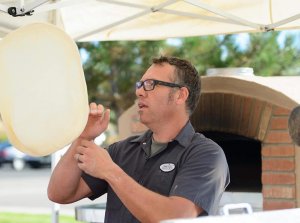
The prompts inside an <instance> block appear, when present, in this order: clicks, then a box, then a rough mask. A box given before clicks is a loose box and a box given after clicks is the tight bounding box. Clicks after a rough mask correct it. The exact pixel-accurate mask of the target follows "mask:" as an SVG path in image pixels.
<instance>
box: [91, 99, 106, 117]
mask: <svg viewBox="0 0 300 223" xmlns="http://www.w3.org/2000/svg"><path fill="white" fill-rule="evenodd" d="M103 112H104V107H103V105H101V104H99V105H97V104H96V103H95V102H92V103H91V104H90V114H92V115H98V116H102V114H103Z"/></svg>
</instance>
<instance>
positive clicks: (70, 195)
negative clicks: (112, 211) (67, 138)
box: [48, 139, 91, 204]
mask: <svg viewBox="0 0 300 223" xmlns="http://www.w3.org/2000/svg"><path fill="white" fill-rule="evenodd" d="M79 142H80V139H77V140H75V141H74V142H73V144H72V145H71V146H70V148H69V149H68V151H67V152H66V153H65V154H64V156H63V157H62V158H61V159H60V161H59V162H58V164H57V165H56V167H55V169H54V170H53V173H52V175H51V178H50V181H49V184H48V198H49V199H50V200H51V201H54V202H56V203H61V204H66V203H72V202H75V201H78V200H80V199H82V198H84V197H86V196H89V194H90V193H91V190H90V188H89V187H88V186H87V185H86V183H85V182H84V181H83V180H82V179H81V174H82V170H81V169H79V168H78V165H77V161H76V159H75V158H74V154H75V150H74V148H76V147H77V146H78V144H79Z"/></svg>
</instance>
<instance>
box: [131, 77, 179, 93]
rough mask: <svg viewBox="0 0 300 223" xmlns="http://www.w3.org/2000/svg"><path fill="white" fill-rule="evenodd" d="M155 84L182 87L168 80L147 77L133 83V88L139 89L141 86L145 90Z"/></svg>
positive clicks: (152, 87)
mask: <svg viewBox="0 0 300 223" xmlns="http://www.w3.org/2000/svg"><path fill="white" fill-rule="evenodd" d="M156 85H163V86H167V87H172V88H174V87H178V88H182V87H183V86H182V85H179V84H175V83H170V82H165V81H159V80H154V79H147V80H144V81H138V82H136V83H135V88H136V89H140V88H141V87H142V86H143V88H144V90H145V91H152V90H153V89H154V88H155V86H156Z"/></svg>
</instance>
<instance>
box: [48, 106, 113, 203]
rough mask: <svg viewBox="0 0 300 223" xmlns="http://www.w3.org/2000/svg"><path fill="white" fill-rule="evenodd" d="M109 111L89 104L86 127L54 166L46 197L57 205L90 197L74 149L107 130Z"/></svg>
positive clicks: (89, 191)
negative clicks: (83, 141) (82, 142)
mask: <svg viewBox="0 0 300 223" xmlns="http://www.w3.org/2000/svg"><path fill="white" fill-rule="evenodd" d="M109 116H110V111H109V110H106V111H105V112H104V108H103V106H102V105H96V104H95V103H91V105H90V114H89V118H88V122H87V125H86V127H85V129H84V130H83V132H82V133H81V135H80V136H79V137H78V138H77V139H76V140H75V141H74V142H73V143H72V145H71V146H70V148H69V149H68V151H67V152H66V154H65V155H64V156H63V157H62V158H61V159H60V161H59V162H58V164H57V165H56V167H55V169H54V171H53V173H52V175H51V178H50V181H49V184H48V197H49V199H50V200H52V201H54V202H57V203H72V202H75V201H78V200H80V199H82V198H85V197H87V196H89V195H91V190H90V188H89V187H88V185H87V184H86V183H85V182H84V180H83V179H82V178H81V174H82V170H81V169H79V168H78V160H77V158H78V157H77V156H76V155H75V154H76V148H77V147H78V146H79V145H80V144H81V141H82V140H89V141H90V140H93V139H95V138H96V137H97V136H98V135H100V134H101V133H102V132H104V131H105V130H106V129H107V126H108V123H109Z"/></svg>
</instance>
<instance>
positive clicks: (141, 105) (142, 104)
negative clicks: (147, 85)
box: [138, 102, 148, 110]
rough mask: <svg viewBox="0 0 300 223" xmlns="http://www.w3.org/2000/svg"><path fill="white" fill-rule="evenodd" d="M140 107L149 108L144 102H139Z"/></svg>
mask: <svg viewBox="0 0 300 223" xmlns="http://www.w3.org/2000/svg"><path fill="white" fill-rule="evenodd" d="M138 107H139V109H140V110H141V109H144V108H147V107H148V106H147V105H146V104H144V103H142V102H139V103H138Z"/></svg>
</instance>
